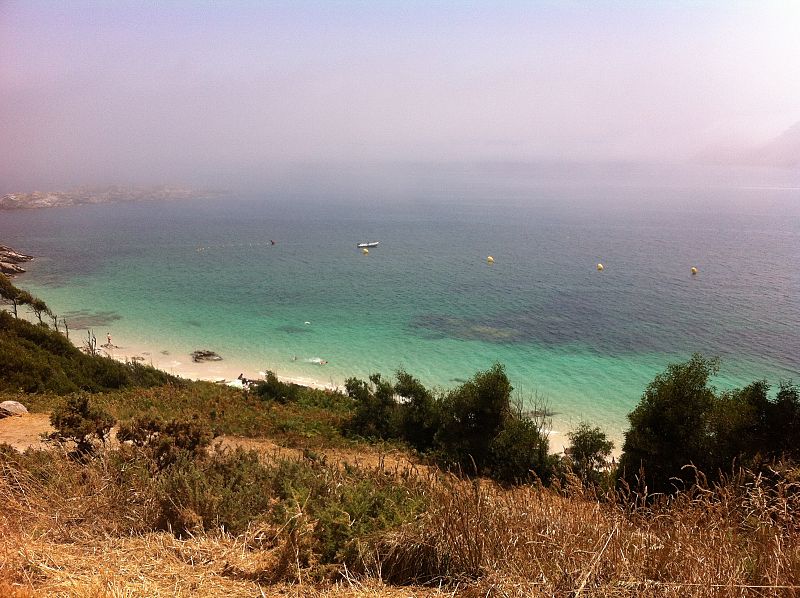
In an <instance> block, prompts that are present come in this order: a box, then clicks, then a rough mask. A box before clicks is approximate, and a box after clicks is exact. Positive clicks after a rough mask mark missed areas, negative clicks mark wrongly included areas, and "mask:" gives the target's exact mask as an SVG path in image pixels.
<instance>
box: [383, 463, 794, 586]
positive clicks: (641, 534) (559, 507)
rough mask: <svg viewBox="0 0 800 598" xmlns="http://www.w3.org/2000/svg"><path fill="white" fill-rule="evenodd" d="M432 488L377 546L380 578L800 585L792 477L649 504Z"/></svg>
mask: <svg viewBox="0 0 800 598" xmlns="http://www.w3.org/2000/svg"><path fill="white" fill-rule="evenodd" d="M431 490H432V492H433V493H434V497H433V500H432V501H431V504H433V505H435V508H434V509H433V510H432V511H430V512H428V513H427V515H426V517H425V519H424V521H421V522H417V524H416V525H415V526H414V527H407V528H406V529H404V530H401V531H399V532H397V533H396V534H395V536H394V537H392V538H389V539H387V540H385V541H384V542H383V545H382V546H381V547H380V549H379V552H378V554H379V556H378V558H376V566H380V568H381V571H382V574H383V575H384V577H385V578H388V579H392V578H393V577H396V578H402V577H404V576H407V575H408V574H409V573H410V572H411V571H412V570H415V571H416V572H417V574H418V575H419V574H421V575H422V577H423V578H425V579H427V580H435V579H437V578H445V579H447V580H448V581H450V582H451V583H452V582H460V584H461V585H462V586H466V587H467V588H469V589H468V591H466V595H470V596H529V595H539V594H541V595H558V596H562V595H563V596H573V595H591V596H632V595H635V596H686V595H692V596H800V543H799V542H798V539H799V538H800V535H799V534H798V532H799V531H800V520H797V519H796V515H797V514H798V513H800V509H798V507H800V495H799V494H798V491H799V490H800V487H798V486H797V485H796V484H794V483H791V482H786V481H783V482H780V483H777V484H768V483H766V482H765V480H764V479H763V478H758V477H755V478H754V477H752V476H749V477H748V476H745V475H742V476H741V477H740V478H737V479H736V480H731V481H729V482H728V483H727V484H726V485H724V486H721V487H718V488H715V489H714V490H713V491H712V490H709V489H705V490H702V489H701V490H697V491H696V492H693V493H686V494H683V495H680V496H678V497H677V498H675V499H673V500H669V501H667V500H662V501H661V502H658V503H656V504H654V505H652V506H649V507H646V508H645V507H638V508H630V507H625V508H623V507H621V506H618V504H615V503H611V502H598V501H597V500H595V499H594V498H593V497H589V496H584V495H583V493H582V492H581V491H580V489H579V488H573V491H572V492H571V493H570V496H569V497H566V496H563V495H561V494H559V493H557V492H555V491H552V490H542V489H536V488H532V487H529V486H528V487H520V488H516V489H513V490H504V489H501V488H498V487H497V486H495V485H493V484H490V483H487V482H480V483H478V482H475V483H473V484H469V483H466V482H462V481H457V480H448V481H445V482H443V483H440V484H439V485H438V486H437V487H435V488H432V489H431ZM628 504H629V503H628ZM420 563H425V565H424V566H421V565H420Z"/></svg>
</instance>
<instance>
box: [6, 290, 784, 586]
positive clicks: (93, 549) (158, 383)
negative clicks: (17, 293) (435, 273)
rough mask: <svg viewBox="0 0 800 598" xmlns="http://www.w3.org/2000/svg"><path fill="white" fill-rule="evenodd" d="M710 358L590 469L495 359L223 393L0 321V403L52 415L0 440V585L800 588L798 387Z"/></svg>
mask: <svg viewBox="0 0 800 598" xmlns="http://www.w3.org/2000/svg"><path fill="white" fill-rule="evenodd" d="M4 288H5V287H4ZM45 307H46V306H45ZM34 315H35V314H34ZM716 367H717V362H716V361H715V360H710V359H706V358H704V357H702V356H699V355H695V356H694V357H692V359H690V360H689V361H687V362H685V363H681V364H673V365H670V366H668V367H667V369H666V370H665V371H664V372H663V373H662V374H659V375H658V376H656V378H655V379H654V380H653V381H652V382H651V383H650V384H649V385H648V387H647V388H646V389H645V391H644V394H643V396H642V399H641V401H640V403H639V405H638V406H637V408H636V409H635V410H634V411H633V412H632V413H631V414H630V416H629V419H630V424H631V425H630V429H629V431H628V432H627V434H626V436H625V442H624V445H623V447H622V456H621V459H620V463H619V465H618V466H612V465H611V464H609V462H608V458H609V456H610V454H611V451H612V448H613V446H612V444H611V443H610V441H609V440H608V438H607V437H606V435H605V434H604V433H603V431H602V430H601V429H599V428H597V427H595V426H592V425H591V423H590V422H586V423H583V424H581V425H580V426H579V427H578V428H576V429H575V430H574V431H573V432H572V433H571V434H570V440H571V446H570V449H569V450H568V451H567V454H566V455H563V456H559V455H552V454H550V453H549V451H548V442H547V435H546V427H547V426H546V421H545V418H544V417H543V416H542V415H540V414H541V413H543V412H544V411H542V410H537V411H534V412H533V413H526V412H525V411H524V410H523V409H522V407H521V406H520V405H518V404H516V402H515V401H514V400H513V396H514V395H513V388H512V385H511V382H510V381H509V380H508V378H507V376H506V374H505V371H504V369H503V367H502V366H501V365H494V366H492V367H490V368H489V369H488V370H486V371H482V372H478V373H476V374H475V375H474V376H473V377H472V378H471V379H470V380H468V381H467V382H465V383H464V384H462V385H460V386H458V387H456V388H453V389H451V390H448V391H439V392H435V391H432V390H430V389H427V388H426V387H425V386H424V385H422V384H421V383H420V382H419V381H418V380H416V379H415V378H414V377H413V376H412V375H411V374H409V373H407V372H402V371H401V372H398V373H397V374H396V375H395V376H394V377H392V378H385V377H383V376H381V375H379V374H375V375H372V376H370V378H369V379H368V380H360V379H356V378H351V379H349V380H348V381H347V383H346V385H345V389H344V392H333V391H322V390H315V389H309V388H305V387H301V386H297V385H294V384H289V383H284V382H282V381H280V380H278V379H277V377H275V376H274V375H271V374H270V375H268V376H267V377H266V379H265V380H264V381H263V382H260V383H256V384H253V385H252V386H250V388H249V389H248V390H244V391H242V390H237V389H233V388H229V387H222V386H219V385H215V384H210V383H193V382H187V381H184V380H179V379H176V378H173V377H171V376H167V375H166V374H163V373H161V372H158V371H156V370H152V369H151V368H147V367H145V366H141V365H138V364H121V363H117V362H114V361H111V360H108V359H105V358H101V357H98V356H94V355H87V354H86V353H84V352H81V351H79V350H78V349H75V348H74V347H73V346H72V345H71V344H70V343H69V342H68V341H67V339H66V338H65V337H64V336H63V334H62V332H60V331H58V330H54V329H53V328H52V327H50V326H48V325H47V323H46V322H44V321H42V322H41V323H36V324H32V323H30V322H27V321H25V320H22V319H18V318H15V317H14V316H13V314H12V313H8V312H0V400H15V401H19V402H21V403H23V404H24V405H25V406H26V407H28V409H29V410H30V411H32V412H44V413H48V414H49V417H50V421H51V424H52V427H53V432H52V433H51V434H49V437H48V441H47V442H48V444H49V447H47V448H43V449H35V448H30V449H28V450H26V451H25V452H22V453H21V452H19V451H17V450H15V449H13V448H11V447H10V446H8V445H0V503H1V504H2V505H3V509H2V510H1V511H0V594H2V595H9V596H15V595H16V596H34V595H69V596H116V595H152V596H157V595H163V596H175V595H193V596H218V595H230V596H252V595H287V594H288V595H297V596H317V595H318V596H336V595H387V596H395V595H397V596H408V595H459V596H460V595H465V596H531V595H542V596H552V595H556V596H573V595H581V594H583V595H592V596H633V595H636V596H685V595H697V596H750V595H753V596H794V595H800V543H798V538H800V523H798V521H800V518H798V517H797V514H798V507H800V504H799V501H800V473H799V471H800V470H798V469H797V467H796V466H795V463H796V461H797V459H798V454H797V451H798V450H800V449H798V447H800V437H799V436H798V431H799V430H800V397H799V396H798V389H797V387H796V386H795V385H793V384H791V383H790V382H788V381H786V382H783V383H781V384H780V385H779V387H778V388H777V389H776V390H775V391H774V392H771V391H770V388H769V386H768V384H767V383H766V382H765V381H756V382H754V383H752V384H750V385H748V386H747V387H745V388H742V389H737V390H733V391H725V392H719V391H717V390H716V389H714V388H713V387H712V386H711V385H710V380H711V377H712V376H713V374H714V372H715V371H716Z"/></svg>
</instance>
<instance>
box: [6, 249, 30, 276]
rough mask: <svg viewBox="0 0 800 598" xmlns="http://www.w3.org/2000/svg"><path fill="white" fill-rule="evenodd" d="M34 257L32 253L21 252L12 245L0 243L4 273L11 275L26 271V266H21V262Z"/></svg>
mask: <svg viewBox="0 0 800 598" xmlns="http://www.w3.org/2000/svg"><path fill="white" fill-rule="evenodd" d="M32 259H33V256H31V255H25V254H24V253H19V252H18V251H15V250H13V249H11V247H6V246H5V245H0V272H2V273H3V274H8V275H9V276H13V275H14V274H22V273H23V272H25V268H23V267H21V266H20V265H19V264H22V263H24V262H29V261H31V260H32Z"/></svg>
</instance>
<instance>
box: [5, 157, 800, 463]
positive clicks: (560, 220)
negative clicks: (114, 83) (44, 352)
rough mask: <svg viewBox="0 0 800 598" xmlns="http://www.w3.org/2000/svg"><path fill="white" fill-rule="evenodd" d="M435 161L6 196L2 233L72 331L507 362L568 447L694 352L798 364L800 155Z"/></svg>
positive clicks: (518, 386) (293, 370) (386, 367)
mask: <svg viewBox="0 0 800 598" xmlns="http://www.w3.org/2000/svg"><path fill="white" fill-rule="evenodd" d="M567 170H568V169H567ZM431 172H433V171H425V173H424V176H422V175H420V174H419V173H416V174H415V175H414V176H415V177H416V178H413V177H412V178H413V180H412V182H411V183H409V182H408V181H406V184H403V185H394V184H393V185H385V186H384V187H381V185H377V184H374V180H373V182H372V183H370V185H365V186H364V188H361V189H359V187H358V183H357V180H356V182H355V183H354V182H353V181H349V182H348V185H347V186H344V185H339V186H336V185H328V184H326V179H325V178H324V177H323V178H319V179H317V180H316V181H313V180H312V183H311V184H303V185H298V186H297V188H293V187H292V185H282V186H276V187H275V188H268V189H266V190H264V191H263V192H258V191H248V192H246V193H242V192H239V193H233V192H226V193H221V194H220V195H219V196H218V197H215V198H213V199H201V200H182V201H172V202H160V203H156V202H153V203H150V202H142V203H126V204H115V205H87V206H79V207H71V208H53V209H39V210H19V211H6V212H0V243H3V244H6V245H10V246H12V247H14V248H16V249H17V250H19V251H22V252H27V253H31V254H33V255H34V256H36V259H35V261H33V262H31V263H29V264H28V269H29V272H28V273H27V274H25V275H24V276H23V277H20V278H18V279H17V284H19V285H20V286H22V287H24V288H27V289H28V290H30V291H32V292H33V293H34V294H36V295H38V296H40V297H42V298H43V299H45V301H47V303H48V304H49V305H50V306H51V308H52V309H53V310H54V311H56V312H57V313H59V314H60V315H61V316H62V317H64V318H66V320H67V321H68V322H69V324H70V329H71V334H72V335H85V334H86V332H85V329H92V330H93V331H95V333H96V335H97V337H98V339H99V341H98V342H99V343H102V342H105V335H106V333H107V332H110V333H112V334H113V339H114V342H115V343H116V344H118V345H122V346H125V345H127V344H129V345H131V346H137V347H143V346H144V347H151V348H152V351H153V352H158V353H162V354H164V355H166V354H169V355H170V357H171V358H173V359H175V360H176V361H175V363H176V364H179V363H183V362H188V361H189V360H190V357H189V354H190V352H191V351H194V350H196V349H209V350H213V351H215V352H217V353H218V354H219V355H221V356H222V357H223V359H224V360H226V361H227V362H231V363H236V364H237V365H238V364H241V367H242V369H243V370H246V371H249V372H256V371H264V370H272V371H275V372H276V373H278V374H279V375H281V376H285V377H290V378H299V379H306V380H316V381H318V382H320V383H324V384H330V385H334V386H341V385H343V383H344V381H345V380H346V379H347V378H348V377H351V376H356V377H361V378H364V377H366V376H368V375H370V374H372V373H376V372H377V373H381V374H382V375H384V376H392V375H394V373H395V372H396V371H397V370H400V369H402V370H405V371H407V372H409V373H410V374H412V375H414V376H415V377H417V378H419V379H420V380H421V381H422V382H424V383H425V384H427V385H429V386H431V387H433V388H436V389H437V390H439V391H441V392H446V391H447V390H448V389H452V388H454V387H456V386H458V385H459V384H462V383H463V382H464V381H466V380H468V379H469V378H471V377H472V376H473V375H474V374H475V373H476V372H478V371H481V370H485V369H487V368H489V367H491V366H492V365H493V364H494V363H501V364H503V365H504V366H505V369H506V372H507V374H508V376H509V378H510V380H511V383H512V384H513V386H514V389H515V391H514V392H515V398H516V399H518V400H521V401H522V402H523V403H524V404H525V406H526V407H528V408H531V409H534V408H536V409H540V410H541V409H546V410H547V411H548V412H549V413H551V417H552V424H551V427H552V437H551V444H555V445H556V448H558V447H560V446H561V445H566V444H568V439H567V437H566V434H567V433H568V432H569V431H570V430H571V429H574V428H575V426H577V425H578V424H579V423H580V422H587V423H589V424H591V425H596V426H600V427H601V428H602V429H604V430H605V431H606V432H607V433H608V434H609V435H610V436H611V437H612V438H613V439H615V441H616V442H617V444H618V447H619V444H620V441H621V440H622V436H623V433H624V431H625V429H626V426H627V418H626V415H627V414H628V413H629V412H630V411H631V410H632V409H633V408H634V407H635V406H636V404H637V403H638V401H639V400H640V398H641V396H642V393H643V391H644V390H645V388H646V387H647V384H648V383H649V382H650V381H651V380H652V379H653V378H654V377H655V376H656V375H657V374H658V373H660V372H662V371H664V370H665V369H666V368H667V366H668V365H669V364H672V363H677V362H681V361H684V360H687V359H689V358H690V357H691V355H692V354H693V353H695V352H698V353H701V354H703V355H705V356H708V357H719V358H720V370H719V373H718V375H716V376H715V377H714V379H713V384H714V385H715V386H716V387H717V388H718V389H720V390H726V389H731V388H735V387H739V386H743V385H745V384H748V383H750V382H752V381H754V380H760V379H766V380H767V381H768V382H769V383H770V384H771V385H772V386H773V389H774V388H776V387H777V385H778V384H779V383H780V382H781V381H785V380H790V379H794V380H795V381H796V382H797V381H800V185H798V184H797V180H798V179H799V178H800V177H798V176H797V174H796V173H794V174H792V175H791V176H789V177H788V180H787V176H786V175H785V174H784V175H781V176H780V177H778V179H776V178H775V177H772V178H770V177H761V176H760V175H758V176H755V175H751V176H749V177H748V176H743V177H742V176H740V177H738V178H728V177H726V176H723V175H720V176H716V177H715V178H713V180H712V181H711V182H698V181H697V180H696V179H691V180H689V182H676V181H675V180H674V178H672V177H666V178H659V177H650V178H649V179H648V180H646V181H642V180H639V179H636V178H635V177H634V179H635V180H631V177H627V179H626V181H625V182H624V184H623V183H620V184H615V181H614V180H604V181H603V182H601V183H597V184H593V183H588V182H580V183H575V184H571V183H570V182H569V180H568V177H562V178H561V179H560V180H559V181H553V180H550V179H548V180H546V181H545V182H544V183H542V180H541V177H537V176H535V173H534V174H531V173H529V172H527V171H525V169H524V168H523V167H520V166H513V167H506V168H499V169H498V168H484V169H481V168H475V169H471V168H462V169H461V170H455V171H452V170H451V171H449V172H447V173H445V174H443V175H441V176H438V175H436V173H435V172H433V174H431ZM562 174H563V173H562ZM645 178H647V177H645ZM373 179H374V177H373ZM612 179H613V177H612ZM392 180H393V181H397V180H403V176H402V173H401V174H396V175H395V176H394V178H393V179H392ZM776 181H777V182H776ZM273 241H274V244H273ZM369 241H379V242H380V245H379V246H377V247H375V248H372V249H370V250H369V253H368V254H365V253H364V252H362V251H361V250H359V249H358V248H357V247H356V245H357V243H360V242H369ZM489 256H491V257H492V258H493V260H494V261H493V263H489V262H490V260H488V259H487V258H488V257H489ZM598 264H603V269H602V270H599V269H598ZM692 268H696V269H697V273H696V274H693V273H692ZM322 362H326V363H324V364H323V363H322Z"/></svg>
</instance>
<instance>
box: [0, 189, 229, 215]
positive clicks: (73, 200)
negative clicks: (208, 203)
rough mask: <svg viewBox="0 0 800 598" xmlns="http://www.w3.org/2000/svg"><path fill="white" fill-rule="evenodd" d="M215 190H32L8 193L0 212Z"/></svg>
mask: <svg viewBox="0 0 800 598" xmlns="http://www.w3.org/2000/svg"><path fill="white" fill-rule="evenodd" d="M219 195H220V192H219V191H198V190H196V189H189V188H186V187H170V186H160V187H124V186H119V185H114V186H110V187H102V188H90V187H79V188H77V189H73V190H71V191H34V192H32V193H8V194H6V195H4V196H3V197H2V198H0V210H20V209H35V208H61V207H66V206H79V205H87V204H102V203H123V202H131V201H172V200H178V199H205V198H211V197H218V196H219Z"/></svg>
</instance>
